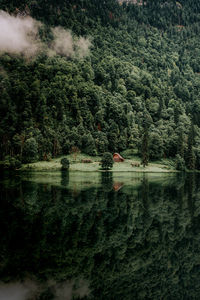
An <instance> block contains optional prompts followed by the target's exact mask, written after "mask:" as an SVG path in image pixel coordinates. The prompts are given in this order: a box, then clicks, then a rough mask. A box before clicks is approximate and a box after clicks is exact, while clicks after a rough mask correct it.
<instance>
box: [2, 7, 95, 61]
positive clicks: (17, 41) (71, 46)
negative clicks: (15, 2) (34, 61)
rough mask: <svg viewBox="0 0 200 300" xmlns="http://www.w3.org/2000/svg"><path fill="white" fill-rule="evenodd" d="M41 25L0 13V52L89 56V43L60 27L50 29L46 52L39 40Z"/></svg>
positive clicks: (31, 19)
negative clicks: (41, 52) (50, 35)
mask: <svg viewBox="0 0 200 300" xmlns="http://www.w3.org/2000/svg"><path fill="white" fill-rule="evenodd" d="M40 26H41V23H40V22H38V21H36V20H34V19H33V18H31V17H23V18H22V17H18V16H17V17H15V16H11V15H9V14H8V13H6V12H4V11H0V28H1V30H0V52H1V53H10V54H23V55H25V56H27V57H31V56H35V55H37V54H38V53H39V52H40V51H41V50H42V51H43V52H45V51H46V53H47V54H48V55H50V56H53V55H62V56H66V57H79V58H83V57H85V56H87V55H88V54H89V47H90V46H91V43H90V41H89V39H87V38H84V37H80V38H77V37H73V36H72V34H71V32H70V31H69V30H65V29H63V28H62V27H55V28H52V33H53V37H54V38H53V40H52V42H51V44H50V47H49V49H48V50H46V49H47V46H46V45H45V43H44V42H42V41H41V39H40V38H39V34H38V31H39V27H40Z"/></svg>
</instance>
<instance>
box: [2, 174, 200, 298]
mask: <svg viewBox="0 0 200 300" xmlns="http://www.w3.org/2000/svg"><path fill="white" fill-rule="evenodd" d="M44 175H45V174H41V175H40V174H37V175H34V174H32V175H31V174H25V175H23V176H17V177H16V176H15V177H12V178H6V177H5V178H1V187H0V228H1V229H0V230H1V234H0V244H1V248H0V257H1V262H0V264H1V268H0V280H1V281H2V282H3V283H1V284H0V299H1V295H2V293H4V295H5V293H8V292H9V291H11V293H13V292H12V291H13V286H14V288H16V286H18V287H20V289H19V290H18V292H19V291H21V292H23V293H24V294H23V295H25V296H23V297H25V298H21V299H26V298H27V297H28V298H27V299H30V294H29V295H28V294H26V292H27V293H28V292H31V291H32V292H34V297H35V298H33V299H62V298H59V297H62V295H65V298H63V299H68V298H69V299H80V298H84V299H199V297H200V284H199V279H200V247H199V239H200V234H199V222H200V186H199V176H198V175H197V174H190V175H188V176H179V175H173V176H172V175H167V176H166V175H165V176H163V177H162V176H156V175H153V176H151V175H148V174H145V175H143V174H142V175H140V174H136V175H131V174H129V175H127V176H122V175H121V174H119V175H116V174H115V175H113V174H112V173H110V172H108V173H95V174H78V173H76V174H73V173H62V174H60V173H56V174H50V175H49V176H47V174H46V175H45V176H44ZM27 280H28V281H27ZM24 282H25V283H26V284H25V286H24ZM27 282H28V283H27ZM5 284H6V285H5ZM7 284H8V285H7ZM30 284H31V286H33V289H32V288H27V286H28V287H30ZM27 289H28V291H27ZM14 290H15V289H14ZM15 295H17V293H15ZM67 295H68V296H67ZM10 297H11V296H10ZM67 297H68V298H67ZM2 299H3V298H2ZM10 299H12V298H10ZM10 299H9V298H8V299H6V300H10ZM13 299H14V300H16V299H17V298H13Z"/></svg>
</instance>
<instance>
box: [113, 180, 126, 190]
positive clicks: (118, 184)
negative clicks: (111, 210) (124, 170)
mask: <svg viewBox="0 0 200 300" xmlns="http://www.w3.org/2000/svg"><path fill="white" fill-rule="evenodd" d="M123 185H124V183H123V182H114V183H113V190H114V191H115V192H118V191H119V190H120V189H121V188H122V187H123Z"/></svg>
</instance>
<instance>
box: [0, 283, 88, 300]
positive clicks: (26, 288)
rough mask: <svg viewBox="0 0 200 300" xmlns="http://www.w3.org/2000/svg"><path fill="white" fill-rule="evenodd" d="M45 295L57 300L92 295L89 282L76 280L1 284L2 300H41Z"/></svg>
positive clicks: (70, 299) (0, 298)
mask: <svg viewBox="0 0 200 300" xmlns="http://www.w3.org/2000/svg"><path fill="white" fill-rule="evenodd" d="M44 293H48V294H49V295H50V296H51V297H53V299H55V300H72V299H74V297H75V296H76V297H78V298H79V299H82V298H84V297H85V296H88V295H89V294H90V290H89V282H87V281H85V280H82V279H76V280H71V281H65V282H62V283H57V282H56V281H53V280H49V281H48V282H46V283H38V282H36V281H31V280H25V281H23V282H13V283H3V282H0V300H30V299H39V298H40V296H41V295H42V294H44Z"/></svg>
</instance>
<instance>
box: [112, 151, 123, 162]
mask: <svg viewBox="0 0 200 300" xmlns="http://www.w3.org/2000/svg"><path fill="white" fill-rule="evenodd" d="M113 160H114V162H123V161H124V158H123V157H122V156H121V155H120V154H119V153H114V154H113Z"/></svg>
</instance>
